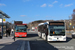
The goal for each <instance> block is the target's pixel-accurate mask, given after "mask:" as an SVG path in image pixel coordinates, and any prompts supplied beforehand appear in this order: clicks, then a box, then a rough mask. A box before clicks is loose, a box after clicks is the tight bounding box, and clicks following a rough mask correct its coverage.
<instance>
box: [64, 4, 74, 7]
mask: <svg viewBox="0 0 75 50" xmlns="http://www.w3.org/2000/svg"><path fill="white" fill-rule="evenodd" d="M72 5H73V4H67V5H65V7H69V6H72Z"/></svg>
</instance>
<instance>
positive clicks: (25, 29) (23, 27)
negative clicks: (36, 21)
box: [15, 26, 27, 32]
mask: <svg viewBox="0 0 75 50" xmlns="http://www.w3.org/2000/svg"><path fill="white" fill-rule="evenodd" d="M26 31H27V28H26V27H25V26H16V31H15V32H26Z"/></svg>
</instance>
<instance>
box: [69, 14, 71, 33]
mask: <svg viewBox="0 0 75 50" xmlns="http://www.w3.org/2000/svg"><path fill="white" fill-rule="evenodd" d="M70 17H71V15H70V16H69V33H70V26H71V23H70Z"/></svg>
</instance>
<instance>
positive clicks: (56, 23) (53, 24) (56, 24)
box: [50, 23, 64, 25]
mask: <svg viewBox="0 0 75 50" xmlns="http://www.w3.org/2000/svg"><path fill="white" fill-rule="evenodd" d="M50 25H64V23H50Z"/></svg>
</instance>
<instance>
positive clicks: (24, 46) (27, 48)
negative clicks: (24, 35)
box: [20, 41, 30, 50]
mask: <svg viewBox="0 0 75 50" xmlns="http://www.w3.org/2000/svg"><path fill="white" fill-rule="evenodd" d="M25 49H26V50H30V44H29V41H23V43H22V46H21V49H20V50H25Z"/></svg>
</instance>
